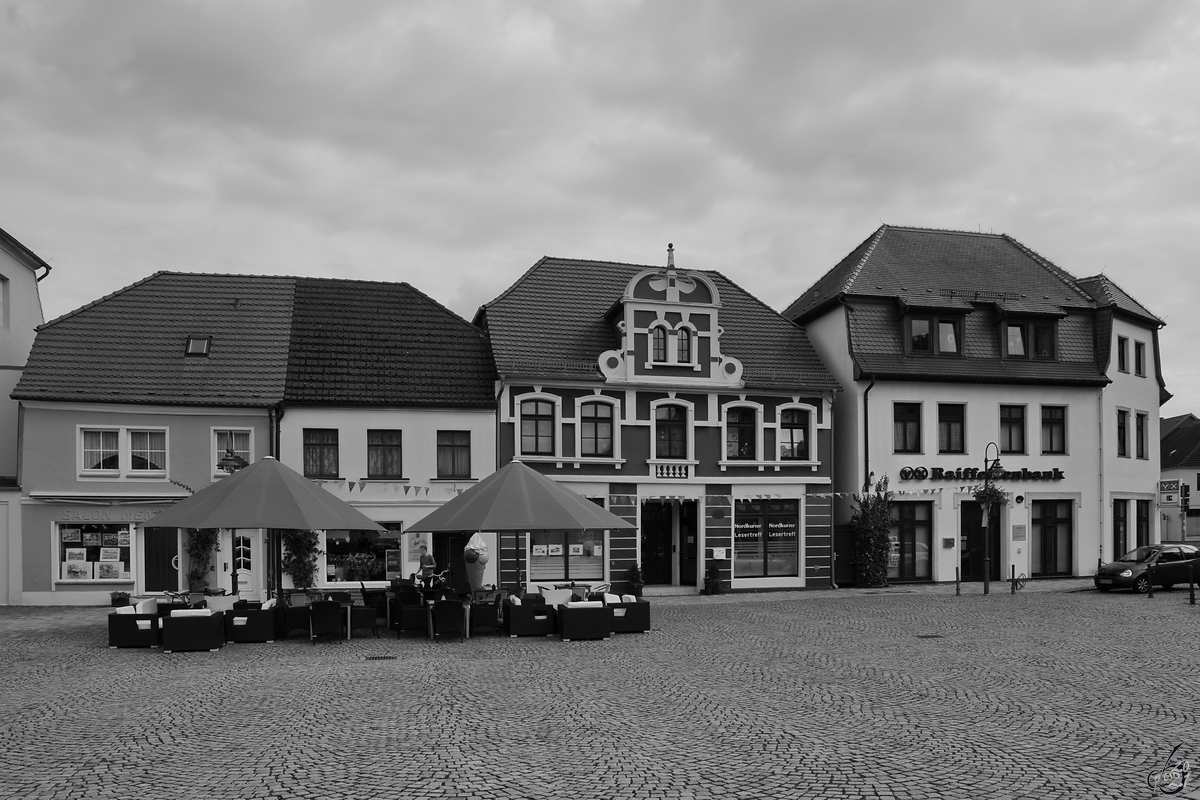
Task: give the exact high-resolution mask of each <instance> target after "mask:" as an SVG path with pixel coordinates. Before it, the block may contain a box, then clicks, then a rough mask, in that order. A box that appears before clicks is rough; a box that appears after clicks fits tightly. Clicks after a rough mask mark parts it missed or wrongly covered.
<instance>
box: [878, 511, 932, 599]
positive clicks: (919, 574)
mask: <svg viewBox="0 0 1200 800" xmlns="http://www.w3.org/2000/svg"><path fill="white" fill-rule="evenodd" d="M932 520H933V503H928V502H925V503H912V502H899V503H893V504H892V526H891V529H890V532H889V535H890V536H891V539H892V552H891V555H890V556H889V558H888V577H889V578H892V579H894V580H900V581H917V580H931V579H932V578H933V561H932V559H931V558H930V551H931V548H932V544H933V522H932Z"/></svg>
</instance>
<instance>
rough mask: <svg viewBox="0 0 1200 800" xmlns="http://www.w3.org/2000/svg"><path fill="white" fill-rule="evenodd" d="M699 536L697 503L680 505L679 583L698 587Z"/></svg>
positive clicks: (691, 502) (688, 501)
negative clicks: (697, 557) (697, 558)
mask: <svg viewBox="0 0 1200 800" xmlns="http://www.w3.org/2000/svg"><path fill="white" fill-rule="evenodd" d="M698 539H699V534H698V532H697V530H696V501H695V500H683V501H681V502H680V503H679V582H680V583H681V584H683V585H684V586H695V585H696V553H697V549H696V548H697V546H698V545H697V540H698Z"/></svg>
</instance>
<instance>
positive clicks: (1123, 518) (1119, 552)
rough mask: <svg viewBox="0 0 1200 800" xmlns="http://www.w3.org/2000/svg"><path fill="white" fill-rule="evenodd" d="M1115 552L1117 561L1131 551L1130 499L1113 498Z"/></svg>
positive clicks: (1114, 556)
mask: <svg viewBox="0 0 1200 800" xmlns="http://www.w3.org/2000/svg"><path fill="white" fill-rule="evenodd" d="M1112 521H1113V529H1112V534H1113V553H1112V557H1113V560H1114V561H1115V560H1116V559H1118V558H1120V557H1121V556H1123V555H1125V554H1126V553H1128V552H1129V501H1128V500H1113V509H1112Z"/></svg>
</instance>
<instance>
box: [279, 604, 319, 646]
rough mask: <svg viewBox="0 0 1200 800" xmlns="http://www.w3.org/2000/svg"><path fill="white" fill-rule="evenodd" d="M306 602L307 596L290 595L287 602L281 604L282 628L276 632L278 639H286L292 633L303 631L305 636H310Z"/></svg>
mask: <svg viewBox="0 0 1200 800" xmlns="http://www.w3.org/2000/svg"><path fill="white" fill-rule="evenodd" d="M300 598H303V599H300ZM293 601H295V602H293ZM308 602H309V601H308V595H306V594H303V593H299V594H292V595H291V596H290V597H289V598H288V602H286V603H285V604H283V606H282V608H281V611H282V614H281V615H280V616H281V619H280V625H281V626H282V627H281V628H280V629H279V631H278V633H279V638H280V639H286V638H287V635H288V634H289V633H291V632H292V631H304V633H305V635H309V636H311V634H312V630H311V629H310V627H309V624H308Z"/></svg>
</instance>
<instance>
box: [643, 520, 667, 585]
mask: <svg viewBox="0 0 1200 800" xmlns="http://www.w3.org/2000/svg"><path fill="white" fill-rule="evenodd" d="M673 516H674V515H673V514H672V509H671V504H670V503H669V502H667V503H663V502H653V501H648V502H645V503H642V577H643V579H644V580H645V581H646V583H648V584H669V583H670V582H671V555H672V553H671V539H672V536H671V525H672V517H673Z"/></svg>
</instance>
